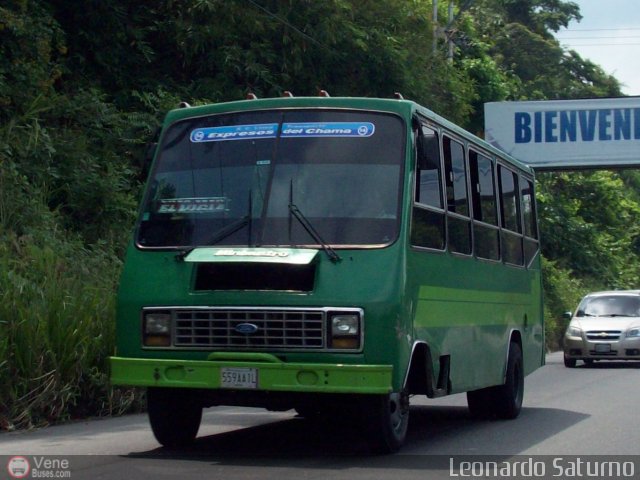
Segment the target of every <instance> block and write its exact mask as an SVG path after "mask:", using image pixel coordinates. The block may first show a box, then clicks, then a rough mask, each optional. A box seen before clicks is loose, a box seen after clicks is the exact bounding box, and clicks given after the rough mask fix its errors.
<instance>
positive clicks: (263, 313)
mask: <svg viewBox="0 0 640 480" xmlns="http://www.w3.org/2000/svg"><path fill="white" fill-rule="evenodd" d="M174 315H175V316H174V320H175V323H174V329H175V330H174V347H181V348H208V347H216V348H232V349H243V348H246V349H310V348H318V349H321V348H324V347H325V335H324V330H325V329H324V325H325V312H324V311H317V310H240V309H215V310H213V309H212V310H209V309H206V310H200V309H198V310H175V311H174Z"/></svg>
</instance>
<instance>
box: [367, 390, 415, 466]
mask: <svg viewBox="0 0 640 480" xmlns="http://www.w3.org/2000/svg"><path fill="white" fill-rule="evenodd" d="M363 413H364V414H365V418H364V419H363V420H364V422H365V426H366V427H367V428H366V429H365V431H366V432H367V440H368V442H369V446H370V448H371V450H372V451H373V452H374V453H379V454H387V453H393V452H397V451H398V450H399V449H400V448H401V447H402V445H403V444H404V442H405V439H406V437H407V430H408V427H409V395H408V394H407V393H406V392H394V393H390V394H388V395H376V396H374V398H370V399H368V400H367V406H366V408H365V409H363Z"/></svg>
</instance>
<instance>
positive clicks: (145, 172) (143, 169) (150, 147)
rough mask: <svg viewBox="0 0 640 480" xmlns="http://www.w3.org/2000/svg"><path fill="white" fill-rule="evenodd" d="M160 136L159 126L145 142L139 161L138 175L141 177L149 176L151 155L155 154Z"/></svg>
mask: <svg viewBox="0 0 640 480" xmlns="http://www.w3.org/2000/svg"><path fill="white" fill-rule="evenodd" d="M159 137H160V127H158V128H156V129H155V131H154V132H153V135H152V136H151V141H150V142H149V143H147V145H146V147H145V149H144V154H143V155H142V159H141V161H140V176H141V177H142V178H147V177H148V176H149V170H150V169H151V163H152V162H153V157H154V156H155V154H156V150H157V148H158V139H159Z"/></svg>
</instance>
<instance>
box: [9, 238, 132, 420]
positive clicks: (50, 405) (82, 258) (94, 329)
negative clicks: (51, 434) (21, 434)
mask: <svg viewBox="0 0 640 480" xmlns="http://www.w3.org/2000/svg"><path fill="white" fill-rule="evenodd" d="M2 240H3V241H1V242H0V385H2V388H0V430H3V429H6V430H13V429H24V428H32V427H40V426H45V425H48V424H50V423H57V422H61V421H65V420H69V419H72V418H76V417H86V416H102V415H111V414H120V413H124V412H126V411H128V410H131V409H134V410H135V409H136V407H137V405H138V404H139V394H138V393H137V392H136V391H135V390H120V389H113V388H111V387H110V386H109V383H108V365H107V357H108V356H109V355H111V354H112V352H113V350H114V343H115V331H114V330H115V322H114V313H115V289H116V283H117V280H118V276H119V271H120V266H121V262H120V260H118V259H117V258H116V257H115V256H112V255H109V254H106V253H104V250H102V249H100V248H95V249H87V248H85V247H83V246H82V245H81V243H80V242H73V241H71V242H70V241H68V240H66V241H65V242H57V241H55V239H54V240H51V239H49V240H50V243H44V242H42V241H37V240H35V239H33V238H31V237H29V236H23V237H17V236H16V235H14V234H7V235H5V236H3V238H2Z"/></svg>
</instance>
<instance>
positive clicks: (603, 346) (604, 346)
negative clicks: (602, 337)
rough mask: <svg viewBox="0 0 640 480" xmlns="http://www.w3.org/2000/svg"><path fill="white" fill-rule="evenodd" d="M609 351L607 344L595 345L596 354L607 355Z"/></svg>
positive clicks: (609, 347) (609, 345) (609, 346)
mask: <svg viewBox="0 0 640 480" xmlns="http://www.w3.org/2000/svg"><path fill="white" fill-rule="evenodd" d="M610 351H611V344H609V343H596V352H598V353H607V352H610Z"/></svg>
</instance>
